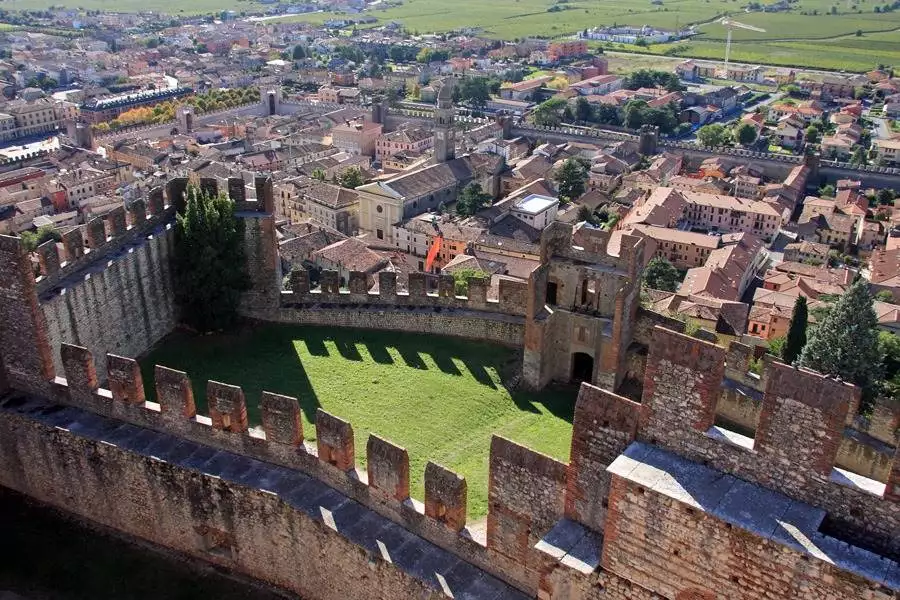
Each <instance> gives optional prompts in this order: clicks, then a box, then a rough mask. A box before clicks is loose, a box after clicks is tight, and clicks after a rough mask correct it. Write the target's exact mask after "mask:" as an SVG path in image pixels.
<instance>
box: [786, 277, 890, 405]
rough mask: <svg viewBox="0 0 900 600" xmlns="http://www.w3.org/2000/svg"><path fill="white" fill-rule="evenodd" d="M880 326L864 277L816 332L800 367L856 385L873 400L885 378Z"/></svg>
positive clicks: (804, 353)
mask: <svg viewBox="0 0 900 600" xmlns="http://www.w3.org/2000/svg"><path fill="white" fill-rule="evenodd" d="M877 324H878V318H877V317H876V315H875V309H874V308H873V307H872V296H870V295H869V289H868V285H867V282H866V281H865V280H864V279H861V278H860V279H859V280H857V281H856V282H855V283H854V284H853V285H851V286H850V288H849V289H848V290H847V291H846V292H845V293H844V294H843V295H842V296H841V297H840V298H839V299H838V301H837V302H835V304H834V306H833V307H832V309H831V311H830V312H829V313H828V315H827V316H826V317H825V318H824V319H822V322H821V323H819V325H818V326H817V327H816V328H815V330H813V333H812V336H811V337H810V339H809V342H807V344H806V346H805V347H804V348H803V352H802V353H801V354H800V362H799V364H800V365H801V366H803V367H807V368H810V369H814V370H816V371H819V372H820V373H825V374H826V375H834V376H837V377H840V378H841V379H843V380H844V381H848V382H850V383H855V384H856V385H858V386H860V387H861V388H863V391H864V393H865V396H868V397H869V398H870V397H871V394H872V393H874V392H875V391H876V387H877V385H878V383H879V381H880V375H881V351H880V349H879V346H878V332H877V330H876V329H875V327H876V325H877Z"/></svg>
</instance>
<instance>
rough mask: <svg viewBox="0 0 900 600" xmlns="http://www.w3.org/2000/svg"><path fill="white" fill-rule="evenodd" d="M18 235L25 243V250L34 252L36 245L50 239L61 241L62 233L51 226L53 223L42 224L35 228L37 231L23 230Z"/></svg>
mask: <svg viewBox="0 0 900 600" xmlns="http://www.w3.org/2000/svg"><path fill="white" fill-rule="evenodd" d="M20 235H21V237H22V241H23V242H24V243H25V250H26V251H28V252H34V251H35V250H36V249H37V247H38V246H40V245H41V244H43V243H44V242H48V241H50V240H53V241H55V242H61V241H62V235H61V234H60V233H59V232H58V231H57V230H56V229H54V228H53V225H42V226H40V227H38V228H37V231H23V232H22V233H21V234H20Z"/></svg>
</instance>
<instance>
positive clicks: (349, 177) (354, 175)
mask: <svg viewBox="0 0 900 600" xmlns="http://www.w3.org/2000/svg"><path fill="white" fill-rule="evenodd" d="M338 182H339V183H340V184H341V187H345V188H350V189H351V190H353V189H356V188H358V187H359V186H361V185H362V184H364V183H365V182H366V180H365V177H363V174H362V171H360V170H359V168H357V167H350V168H349V169H344V171H343V173H341V175H340V177H338Z"/></svg>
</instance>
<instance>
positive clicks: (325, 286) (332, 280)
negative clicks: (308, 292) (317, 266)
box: [319, 269, 341, 294]
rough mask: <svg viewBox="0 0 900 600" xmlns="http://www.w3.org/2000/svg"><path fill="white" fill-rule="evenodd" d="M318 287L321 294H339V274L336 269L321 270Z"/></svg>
mask: <svg viewBox="0 0 900 600" xmlns="http://www.w3.org/2000/svg"><path fill="white" fill-rule="evenodd" d="M319 287H320V288H321V290H322V293H323V294H339V293H340V292H341V276H340V273H338V272H337V271H332V270H329V269H326V270H323V271H322V273H321V274H320V275H319Z"/></svg>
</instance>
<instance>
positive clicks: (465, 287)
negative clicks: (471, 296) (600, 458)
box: [453, 267, 491, 296]
mask: <svg viewBox="0 0 900 600" xmlns="http://www.w3.org/2000/svg"><path fill="white" fill-rule="evenodd" d="M470 277H486V278H487V279H490V278H491V275H490V274H489V273H485V272H484V271H482V270H481V269H475V268H472V267H466V268H463V269H458V270H456V271H453V287H454V288H455V290H454V291H455V292H456V295H457V296H465V295H466V294H468V293H469V278H470Z"/></svg>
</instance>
